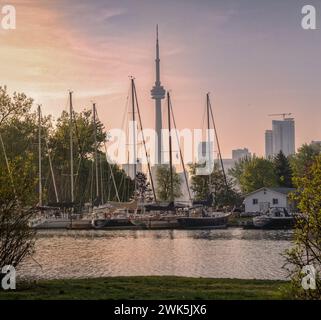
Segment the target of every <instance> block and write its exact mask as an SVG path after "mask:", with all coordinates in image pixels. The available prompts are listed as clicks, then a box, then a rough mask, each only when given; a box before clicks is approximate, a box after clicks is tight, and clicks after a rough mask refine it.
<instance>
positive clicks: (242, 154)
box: [232, 148, 251, 161]
mask: <svg viewBox="0 0 321 320" xmlns="http://www.w3.org/2000/svg"><path fill="white" fill-rule="evenodd" d="M249 157H251V152H250V151H249V149H247V148H243V149H235V150H232V159H233V160H234V161H238V160H241V159H244V158H249Z"/></svg>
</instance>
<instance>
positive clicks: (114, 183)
mask: <svg viewBox="0 0 321 320" xmlns="http://www.w3.org/2000/svg"><path fill="white" fill-rule="evenodd" d="M96 116H97V120H98V121H100V120H99V117H98V111H97V109H96ZM104 147H105V156H106V161H107V164H108V167H109V169H110V174H111V177H112V180H113V185H114V188H115V192H116V197H117V200H118V202H121V201H120V198H119V193H118V188H117V185H116V181H115V177H114V173H113V170H112V167H111V165H110V163H109V161H108V153H107V144H106V141H104Z"/></svg>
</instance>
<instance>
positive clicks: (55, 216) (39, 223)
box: [30, 95, 72, 229]
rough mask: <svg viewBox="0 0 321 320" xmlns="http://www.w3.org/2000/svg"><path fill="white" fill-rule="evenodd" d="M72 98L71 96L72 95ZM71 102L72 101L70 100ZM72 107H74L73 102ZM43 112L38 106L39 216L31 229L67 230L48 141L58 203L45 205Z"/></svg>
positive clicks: (35, 217)
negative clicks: (43, 184)
mask: <svg viewBox="0 0 321 320" xmlns="http://www.w3.org/2000/svg"><path fill="white" fill-rule="evenodd" d="M70 97H71V95H70ZM70 101H71V100H70ZM70 103H71V106H72V102H70ZM41 122H42V112H41V106H40V105H38V175H39V179H38V180H39V181H38V184H39V186H38V189H39V191H38V192H39V202H38V205H37V209H38V214H36V215H35V216H34V217H33V219H32V220H31V221H30V227H32V228H35V229H65V228H68V227H69V226H70V223H71V221H70V218H69V217H68V216H67V215H65V214H64V212H63V211H62V210H61V204H60V203H59V196H58V191H57V185H56V179H55V175H54V171H53V166H52V160H51V155H50V152H49V148H48V142H47V141H46V147H47V149H48V158H49V167H50V172H51V176H52V181H53V186H54V191H55V196H56V203H55V204H48V205H46V206H44V205H43V186H42V131H41Z"/></svg>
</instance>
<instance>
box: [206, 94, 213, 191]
mask: <svg viewBox="0 0 321 320" xmlns="http://www.w3.org/2000/svg"><path fill="white" fill-rule="evenodd" d="M209 102H210V95H209V93H207V94H206V114H207V144H208V146H207V151H208V162H209V164H208V168H211V165H212V148H211V134H210V129H211V127H210V103H209ZM211 185H212V179H211V172H209V175H208V188H209V192H210V193H211V192H212V187H211Z"/></svg>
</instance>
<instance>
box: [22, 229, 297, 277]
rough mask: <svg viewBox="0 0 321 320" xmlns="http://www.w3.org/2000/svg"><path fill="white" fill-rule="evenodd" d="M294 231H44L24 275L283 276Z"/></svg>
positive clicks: (24, 266)
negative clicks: (287, 250) (286, 253)
mask: <svg viewBox="0 0 321 320" xmlns="http://www.w3.org/2000/svg"><path fill="white" fill-rule="evenodd" d="M292 235H293V233H292V232H291V231H263V230H242V229H238V228H235V229H234V228H230V229H226V230H159V231H156V230H155V231H154V230H153V231H152V230H118V231H45V232H39V233H38V239H37V242H36V254H35V256H34V258H35V260H36V261H37V262H38V263H39V264H40V265H41V267H40V266H39V265H38V264H37V263H35V262H34V260H29V261H27V262H26V263H25V264H24V265H23V266H22V267H21V268H20V270H19V271H18V272H19V274H20V275H22V276H24V277H33V278H49V279H51V278H75V277H76V278H79V277H100V276H124V275H176V276H192V277H216V278H221V277H224V278H244V279H250V278H257V279H283V278H284V277H285V272H284V270H282V265H283V263H284V258H283V257H282V256H281V253H283V252H284V251H285V250H286V249H287V248H289V247H290V246H291V240H292Z"/></svg>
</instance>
